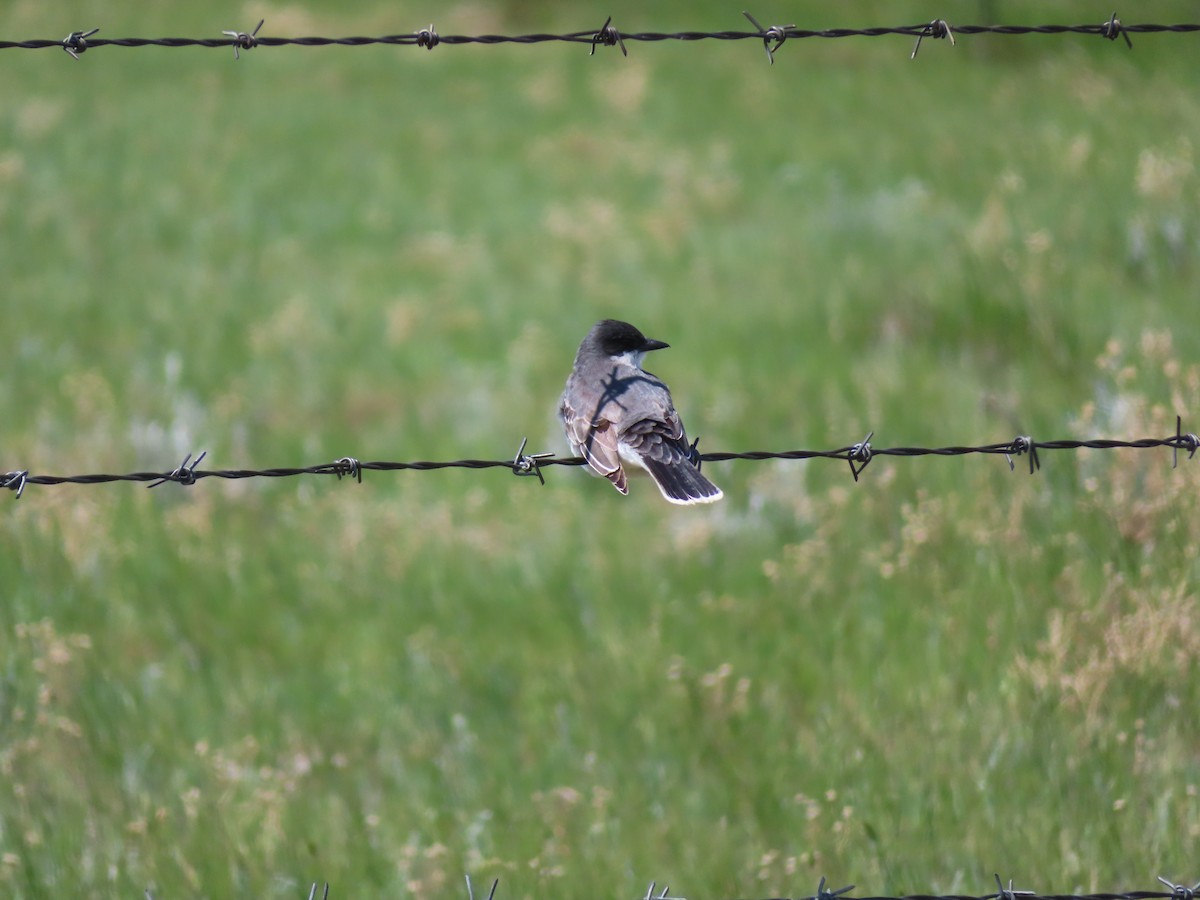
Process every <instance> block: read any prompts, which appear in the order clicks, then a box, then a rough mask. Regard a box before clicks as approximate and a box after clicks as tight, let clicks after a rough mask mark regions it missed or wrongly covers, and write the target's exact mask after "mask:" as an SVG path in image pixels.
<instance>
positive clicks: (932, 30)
mask: <svg viewBox="0 0 1200 900" xmlns="http://www.w3.org/2000/svg"><path fill="white" fill-rule="evenodd" d="M925 38H949V39H950V46H951V47H953V46H955V43H954V31H953V29H951V28H950V23H949V22H947V21H946V20H945V19H934V20H933V21H932V22H930V23H929V24H928V25H926V26H925V30H924V31H922V32H921V33H920V34H918V35H917V42H916V43H915V44H914V45H913V52H912V55H911V56H909V59H916V58H917V51H918V50H920V49H921V41H923V40H925Z"/></svg>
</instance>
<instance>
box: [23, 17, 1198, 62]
mask: <svg viewBox="0 0 1200 900" xmlns="http://www.w3.org/2000/svg"><path fill="white" fill-rule="evenodd" d="M742 15H743V16H745V18H746V19H747V20H748V21H749V22H750V23H751V24H752V25H753V26H754V28H755V30H754V31H680V32H653V31H651V32H642V33H633V32H622V31H618V30H617V28H616V26H614V25H613V24H612V17H611V16H610V17H609V18H608V19H607V20H606V21H605V23H604V25H603V26H601V28H600V30H599V31H596V30H590V29H589V30H584V31H575V32H568V33H566V34H513V35H504V34H478V35H465V34H454V35H439V34H438V33H437V31H436V30H435V29H434V27H433V25H430V26H429V27H428V28H422V29H420V30H418V31H413V32H408V33H407V34H388V35H380V36H377V37H259V36H258V31H259V28H261V27H262V22H261V21H260V22H259V25H258V28H255V29H254V31H252V32H249V33H247V32H244V31H236V30H235V31H223V32H222V34H223V35H224V36H223V37H221V38H97V39H96V40H90V41H89V40H88V39H89V38H90V37H91V36H92V35H94V34H95V33H96V32H97V31H99V29H98V28H93V29H91V30H90V31H72V32H71V33H70V34H68V35H67V36H66V37H65V38H63V39H62V40H25V41H5V40H0V50H7V49H13V48H21V49H25V50H39V49H43V48H47V47H60V48H61V49H63V50H64V51H66V52H67V53H68V54H70V56H71V57H72V58H74V59H79V57H80V56H81V55H82V54H83V53H85V52H86V51H87V50H89V49H93V48H95V47H102V46H109V47H229V46H232V47H233V52H234V58H235V59H237V58H240V55H241V51H242V50H251V49H253V48H255V47H284V46H303V47H327V46H341V47H363V46H368V45H371V44H391V45H395V46H404V47H407V46H412V47H424V48H425V49H426V50H432V49H433V48H434V47H436V46H439V45H441V44H544V43H552V42H560V43H571V44H586V45H588V46H589V47H590V51H589V52H590V53H591V54H592V55H595V53H596V47H597V46H603V47H620V48H621V53H622V54H624V55H626V56H628V55H629V50H628V48H627V47H626V43H627V42H628V41H644V42H649V43H658V42H662V41H685V42H689V43H691V42H697V41H705V40H715V41H741V40H756V41H762V42H763V48H764V50H765V51H766V54H767V60H768V61H769V62H770V63H772V64H774V62H775V51H777V50H778V49H779V48H780V47H782V46H783V44H784V42H785V41H787V40H789V39H799V38H848V37H883V36H888V35H898V36H906V37H909V38H913V39H915V40H916V44H915V45H914V47H913V50H912V53H911V54H910V58H912V59H915V58H916V56H917V52H918V51H919V50H920V47H921V42H922V41H923V40H924V39H925V38H934V39H939V38H945V39H947V40H949V41H950V43H951V44H954V43H955V38H956V37H962V36H963V35H977V34H989V35H1000V36H1006V37H1012V36H1020V35H1032V34H1043V35H1067V34H1078V35H1098V36H1100V37H1102V38H1105V39H1107V40H1110V41H1115V40H1117V39H1118V38H1123V39H1124V41H1125V45H1126V46H1127V47H1129V48H1130V49H1133V41H1132V40H1131V39H1130V35H1131V34H1133V33H1134V32H1136V33H1138V34H1153V33H1172V34H1188V33H1195V32H1200V24H1187V23H1180V24H1173V25H1155V24H1137V25H1126V24H1124V23H1123V22H1122V21H1121V20H1120V19H1119V18H1117V14H1116V12H1114V13H1113V14H1112V16H1110V17H1109V19H1108V21H1106V22H1102V23H1100V24H1091V25H958V26H956V27H954V28H953V29H951V27H950V25H949V24H948V22H947V21H946V20H945V19H942V18H938V19H934V20H932V21H930V22H927V23H923V24H919V25H900V26H894V27H883V26H880V27H872V28H824V29H807V28H798V27H796V26H795V25H771V26H770V27H767V28H764V27H763V26H762V25H761V24H760V23H759V22H758V20H757V19H755V18H754V16H752V15H751V14H750V13H749V12H743V13H742Z"/></svg>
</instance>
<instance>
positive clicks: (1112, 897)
mask: <svg viewBox="0 0 1200 900" xmlns="http://www.w3.org/2000/svg"><path fill="white" fill-rule="evenodd" d="M995 878H996V887H997V888H998V890H997V892H996V893H994V894H984V895H983V896H981V897H976V896H972V895H966V894H941V895H939V894H906V895H904V896H901V897H887V896H881V897H872V896H863V897H857V896H855V895H853V894H850V891H852V890H854V885H852V884H851V885H847V886H846V887H842V888H838V889H837V890H830V889H828V888H826V887H825V878H824V877H822V878H821V883H820V884H819V885H818V886H817V892H816V893H815V894H809V895H801V896H797V897H795V898H776V900H837V898H843V900H1196V898H1197V896H1198V895H1200V883H1197V884H1196V885H1194V886H1192V887H1189V886H1188V885H1187V884H1176V883H1175V882H1172V881H1168V880H1167V879H1166V878H1163V877H1162V876H1161V875H1159V876H1158V880H1159V881H1160V882H1161V883H1162V884H1163V885H1165V886H1166V887H1167V888H1168V890H1167V891H1160V890H1150V891H1125V892H1122V893H1113V894H1039V893H1038V892H1037V891H1020V890H1014V889H1013V882H1012V879H1011V878H1010V879H1009V881H1008V887H1007V888H1006V887H1005V886H1004V882H1002V881H1001V880H1000V876H999V875H996V876H995ZM466 882H467V900H475V891H474V888H473V887H472V885H471V876H470V875H467V876H466ZM499 886H500V879H498V878H497V879H495V880H493V881H492V889H491V891H490V892H489V893H488V895H487V900H494V898H495V896H496V889H497V888H498V887H499ZM657 888H658V884H657V883H656V882H653V881H652V882H650V886H649V887H648V888H646V893H645V894H643V895H642V896H641V897H639V898H637V900H687V898H686V897H683V896H676V895H672V894H671V893H670V890H671V889H670V887H669V886H668V885H665V884H664V885H663V886H662V889H661V890H659V891H658V893H655V890H656V889H657ZM317 896H318V895H317V883H316V882H313V885H312V888H311V889H310V890H309V892H308V900H317ZM147 897H148V898H149V900H154V898H153V897H152V896H151V895H150V893H149V891H147ZM321 900H329V883H328V882H326V883H325V890H324V892H323V893H322V894H321Z"/></svg>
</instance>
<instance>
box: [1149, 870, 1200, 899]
mask: <svg viewBox="0 0 1200 900" xmlns="http://www.w3.org/2000/svg"><path fill="white" fill-rule="evenodd" d="M1157 878H1158V880H1159V881H1160V882H1162V883H1163V884H1165V885H1166V886H1167V887H1169V888H1170V889H1171V900H1195V897H1196V895H1197V894H1200V881H1198V882H1196V884H1195V885H1194V886H1192V887H1188V886H1187V885H1186V884H1175V883H1174V882H1173V881H1167V879H1165V878H1163V877H1162V876H1161V875H1159V876H1157Z"/></svg>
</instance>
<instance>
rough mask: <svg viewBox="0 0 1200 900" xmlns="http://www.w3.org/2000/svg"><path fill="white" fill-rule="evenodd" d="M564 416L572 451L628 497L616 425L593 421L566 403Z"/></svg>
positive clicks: (601, 419) (599, 419)
mask: <svg viewBox="0 0 1200 900" xmlns="http://www.w3.org/2000/svg"><path fill="white" fill-rule="evenodd" d="M561 413H562V418H563V425H564V426H565V428H566V432H567V440H569V441H570V442H571V447H572V449H573V450H574V451H575V452H576V453H578V454H579V455H580V456H582V457H583V458H584V459H586V460H587V464H588V466H590V467H591V469H592V471H594V472H595V473H596V474H597V475H603V476H604V477H605V478H607V479H608V480H609V481H611V482H612V485H613V487H615V488H616V489H617V490H618V491H620V492H621V493H622V494H628V493H629V484H628V479H627V478H626V477H625V470H624V469H623V468H621V455H620V454H619V453H618V452H617V429H616V428H614V427H613V423H612V422H610V421H609V420H608V419H604V418H597V419H596V420H595V421H592V420H590V419H588V418H587V417H585V416H581V415H579V414H578V413H576V412H575V410H573V409H571V408H570V407H569V406H567V405H566V404H565V403H564V404H563V406H562V410H561Z"/></svg>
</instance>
